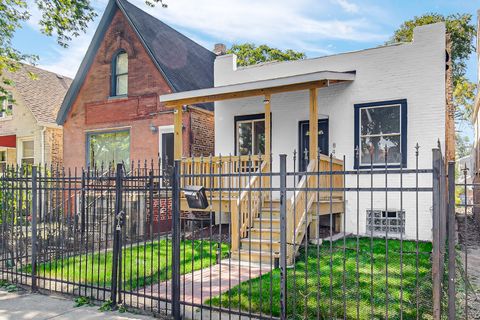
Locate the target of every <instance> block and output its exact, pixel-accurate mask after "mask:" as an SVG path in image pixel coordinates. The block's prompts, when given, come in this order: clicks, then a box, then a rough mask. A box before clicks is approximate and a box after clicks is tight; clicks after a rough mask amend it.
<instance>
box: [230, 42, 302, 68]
mask: <svg viewBox="0 0 480 320" xmlns="http://www.w3.org/2000/svg"><path fill="white" fill-rule="evenodd" d="M227 53H234V54H236V55H237V64H238V65H239V66H250V65H254V64H257V63H262V62H267V61H288V60H299V59H305V57H306V55H305V53H303V52H298V51H295V50H291V49H287V50H280V49H277V48H272V47H269V46H267V45H266V44H262V45H259V46H256V45H255V44H253V43H244V44H234V45H232V47H231V48H230V49H228V50H227Z"/></svg>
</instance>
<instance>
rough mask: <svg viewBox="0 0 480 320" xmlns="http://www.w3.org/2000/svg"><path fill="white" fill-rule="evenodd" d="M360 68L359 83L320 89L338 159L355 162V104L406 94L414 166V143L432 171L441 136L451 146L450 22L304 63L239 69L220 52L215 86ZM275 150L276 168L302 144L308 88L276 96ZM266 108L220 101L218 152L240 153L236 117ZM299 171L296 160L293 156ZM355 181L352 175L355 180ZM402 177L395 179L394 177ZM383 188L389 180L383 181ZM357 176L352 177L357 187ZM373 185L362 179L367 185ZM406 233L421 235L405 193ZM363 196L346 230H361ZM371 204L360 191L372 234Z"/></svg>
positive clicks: (424, 227)
mask: <svg viewBox="0 0 480 320" xmlns="http://www.w3.org/2000/svg"><path fill="white" fill-rule="evenodd" d="M324 70H329V71H352V70H355V71H356V79H355V80H354V81H353V82H352V83H348V84H340V85H336V86H332V87H329V88H324V89H320V90H319V95H318V96H319V97H318V106H319V107H318V109H319V117H320V118H321V117H328V118H329V126H330V128H329V136H330V137H329V144H330V151H333V149H334V148H333V146H334V144H335V145H336V148H335V155H336V156H337V157H338V158H342V157H343V156H344V155H345V157H346V168H347V170H352V169H353V163H354V107H353V106H354V104H356V103H364V102H376V101H385V100H393V99H407V103H408V137H407V150H408V154H407V164H408V167H409V168H413V167H414V165H415V150H414V146H415V144H416V143H417V142H418V143H419V144H420V146H421V148H420V158H419V167H420V168H431V159H432V158H431V154H432V152H431V149H432V148H434V147H436V145H437V140H439V141H440V143H441V144H442V146H443V145H444V137H445V26H444V24H443V23H437V24H432V25H428V26H423V27H418V28H416V29H415V30H414V41H413V42H412V43H405V44H399V45H392V46H387V47H379V48H373V49H369V50H363V51H357V52H351V53H345V54H338V55H333V56H328V57H321V58H315V59H308V60H302V61H292V62H281V63H267V64H262V65H258V66H252V67H246V68H236V62H235V57H234V56H232V55H225V56H219V57H218V58H217V60H216V62H215V85H216V86H221V85H228V84H234V83H242V82H249V81H255V80H263V79H271V78H276V77H285V76H289V75H297V74H302V73H311V72H315V71H324ZM271 108H272V152H273V156H274V164H273V167H274V170H278V155H279V154H282V153H285V154H287V155H289V156H290V158H291V155H292V152H293V150H295V149H298V122H299V121H301V120H307V119H308V92H306V91H299V92H293V93H285V94H276V95H273V96H272V99H271ZM263 111H264V105H263V98H262V97H257V98H248V99H239V100H228V101H221V102H217V103H216V104H215V132H216V136H215V150H216V153H217V154H219V153H221V154H223V155H225V154H230V153H231V154H233V153H234V130H233V128H234V116H235V115H246V114H254V113H262V112H263ZM288 169H289V170H293V161H292V160H289V161H288ZM352 178H353V177H352ZM395 179H396V180H398V177H393V176H392V177H390V180H391V181H390V182H392V183H393V182H394V181H395ZM377 180H381V181H376V182H375V185H377V186H381V185H382V184H383V183H384V182H383V181H384V177H382V178H381V179H377ZM413 182H414V177H413V176H412V177H407V176H405V177H404V185H412V183H413ZM352 183H355V179H353V180H352V179H349V180H348V181H347V184H349V185H351V186H352ZM367 183H370V180H369V177H362V179H361V184H363V185H365V184H367ZM420 185H423V186H431V176H430V175H427V176H425V175H423V176H421V177H420ZM399 198H400V197H399V194H393V193H392V194H390V195H389V199H388V207H389V208H398V209H400V204H399V202H400V201H399ZM403 198H404V199H403V200H404V201H403V202H404V203H403V208H404V209H405V210H406V224H407V231H406V235H407V236H408V237H409V238H415V237H416V227H415V226H416V218H415V216H416V209H415V208H416V205H415V198H414V197H412V195H411V194H410V195H406V194H405V195H404V197H403ZM356 203H357V202H356V195H355V194H348V196H347V230H348V231H355V230H356V220H357V206H356ZM367 208H370V194H365V193H364V194H361V201H360V207H359V210H358V211H359V216H360V232H361V233H364V232H365V221H366V217H365V211H366V209H367ZM374 208H385V194H381V193H379V194H374ZM430 210H431V195H430V194H428V195H427V194H423V195H420V201H419V231H420V235H419V237H420V238H421V239H424V240H427V239H430V238H431V224H432V220H431V212H430Z"/></svg>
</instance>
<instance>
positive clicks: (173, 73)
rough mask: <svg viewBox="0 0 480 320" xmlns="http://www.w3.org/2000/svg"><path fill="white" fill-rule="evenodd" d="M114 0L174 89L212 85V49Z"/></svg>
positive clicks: (184, 89) (127, 3)
mask: <svg viewBox="0 0 480 320" xmlns="http://www.w3.org/2000/svg"><path fill="white" fill-rule="evenodd" d="M117 2H118V3H119V5H120V6H121V7H122V8H123V11H124V13H125V14H126V15H127V17H128V18H129V19H130V21H131V23H132V24H133V26H134V28H135V30H136V31H137V32H138V34H139V35H140V37H142V38H143V41H144V43H145V45H146V46H147V47H148V49H149V50H150V51H151V53H152V57H153V58H154V59H155V60H156V62H157V63H158V65H159V66H160V68H161V70H162V72H163V73H164V75H165V77H166V78H167V79H168V81H169V82H170V84H171V85H172V87H173V88H172V89H173V90H174V91H175V92H179V91H188V90H196V89H204V88H209V87H213V63H214V61H215V57H216V55H215V54H214V53H213V52H211V51H210V50H207V49H205V48H204V47H202V46H201V45H199V44H198V43H196V42H194V41H192V40H191V39H189V38H187V37H186V36H184V35H183V34H181V33H180V32H178V31H176V30H175V29H173V28H171V27H169V26H168V25H166V24H165V23H163V22H162V21H160V20H158V19H157V18H154V17H153V16H151V15H149V14H148V13H146V12H145V11H142V10H140V9H139V8H137V7H136V6H134V5H132V4H131V3H129V2H128V1H125V0H117ZM167 10H168V9H167Z"/></svg>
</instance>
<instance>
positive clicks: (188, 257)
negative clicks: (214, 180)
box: [26, 240, 229, 290]
mask: <svg viewBox="0 0 480 320" xmlns="http://www.w3.org/2000/svg"><path fill="white" fill-rule="evenodd" d="M217 246H218V243H217V242H210V241H200V240H195V241H184V242H182V243H181V247H180V248H181V249H180V250H181V259H182V260H181V266H180V272H181V273H182V274H184V273H189V272H192V271H194V270H199V269H201V268H205V267H208V266H210V265H211V264H212V265H213V264H216V250H217ZM221 248H222V257H226V256H228V250H229V248H228V245H227V244H222V245H221ZM171 257H172V241H171V240H160V241H153V242H148V243H147V244H145V246H144V245H143V244H140V245H133V246H132V247H131V246H129V245H128V246H126V247H124V248H123V250H122V274H123V277H122V280H123V287H124V288H125V289H127V290H134V289H138V288H141V287H143V286H146V285H149V284H152V283H158V282H159V281H163V280H167V279H170V278H171V270H172V268H171V259H172V258H171ZM112 258H113V252H112V251H108V252H107V253H105V252H101V253H98V251H97V253H94V254H87V255H77V256H72V257H64V259H63V260H62V259H57V260H54V261H52V262H49V263H43V264H40V265H39V266H38V273H37V274H38V275H40V276H43V275H45V276H46V277H49V278H54V279H63V280H69V281H73V282H75V283H84V284H92V285H100V286H104V285H105V286H106V287H110V285H111V279H112ZM28 269H30V268H28ZM26 271H30V270H26Z"/></svg>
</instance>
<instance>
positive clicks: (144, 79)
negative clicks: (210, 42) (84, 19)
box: [57, 0, 215, 167]
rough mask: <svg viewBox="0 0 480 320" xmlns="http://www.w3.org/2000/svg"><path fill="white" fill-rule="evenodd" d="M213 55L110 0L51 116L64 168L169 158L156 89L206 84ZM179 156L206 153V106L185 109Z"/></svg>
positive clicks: (168, 125) (210, 138)
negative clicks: (59, 128)
mask: <svg viewBox="0 0 480 320" xmlns="http://www.w3.org/2000/svg"><path fill="white" fill-rule="evenodd" d="M214 60H215V54H214V53H213V52H211V51H209V50H207V49H205V48H204V47H202V46H200V45H199V44H197V43H195V42H194V41H192V40H191V39H189V38H187V37H186V36H184V35H182V34H181V33H179V32H178V31H176V30H174V29H172V28H171V27H169V26H168V25H166V24H164V23H163V22H161V21H159V20H158V19H156V18H154V17H153V16H151V15H149V14H147V13H146V12H144V11H142V10H140V9H139V8H137V7H135V6H134V5H132V4H130V3H129V2H127V1H125V0H110V2H109V3H108V5H107V8H106V10H105V13H104V15H103V17H102V19H101V21H100V24H99V26H98V29H97V30H96V33H95V35H94V37H93V39H92V42H91V44H90V46H89V48H88V51H87V53H86V55H85V57H84V59H83V61H82V63H81V65H80V68H79V70H78V72H77V75H76V77H75V79H74V80H73V83H72V85H71V87H70V89H69V90H68V92H67V94H66V96H65V99H64V101H63V104H62V106H61V108H60V111H59V113H58V117H57V123H58V124H59V125H63V127H64V164H65V167H84V166H92V165H93V164H96V165H99V164H100V163H102V162H103V163H106V162H112V161H115V162H119V161H124V162H126V163H129V162H131V161H136V160H140V161H143V160H150V159H154V160H155V159H157V157H158V156H162V157H163V158H165V157H168V159H169V161H168V162H171V161H173V112H172V110H171V109H166V108H164V106H163V105H162V103H160V102H159V95H161V94H165V93H173V92H180V91H185V90H193V89H201V88H207V87H211V86H213V63H214ZM185 111H186V112H184V115H183V139H184V141H186V143H185V144H184V148H183V155H184V156H191V155H209V154H213V151H214V150H213V148H214V120H213V105H212V104H206V105H202V106H200V107H198V106H197V107H190V106H188V107H185Z"/></svg>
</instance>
